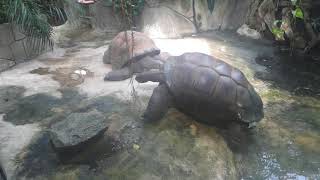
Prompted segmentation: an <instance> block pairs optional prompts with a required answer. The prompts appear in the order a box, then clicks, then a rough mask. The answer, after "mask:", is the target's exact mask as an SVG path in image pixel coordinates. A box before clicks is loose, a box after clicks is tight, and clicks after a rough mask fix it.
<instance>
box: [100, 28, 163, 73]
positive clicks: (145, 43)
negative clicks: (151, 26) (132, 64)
mask: <svg viewBox="0 0 320 180" xmlns="http://www.w3.org/2000/svg"><path fill="white" fill-rule="evenodd" d="M159 53H160V49H159V48H157V46H156V45H155V43H154V42H153V40H152V39H151V38H149V37H148V36H146V35H145V34H143V33H141V32H136V31H124V32H120V33H119V34H118V35H116V37H115V38H114V39H113V40H112V41H111V44H110V46H109V48H108V50H107V51H106V52H105V53H104V56H103V62H104V63H105V64H109V63H110V64H111V65H112V68H113V69H120V68H122V67H123V66H125V65H126V64H127V63H128V62H129V61H134V60H139V59H141V58H143V57H145V56H148V55H149V56H155V55H158V54H159Z"/></svg>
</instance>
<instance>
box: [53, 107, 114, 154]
mask: <svg viewBox="0 0 320 180" xmlns="http://www.w3.org/2000/svg"><path fill="white" fill-rule="evenodd" d="M107 128H108V125H107V123H106V121H105V117H104V116H103V115H102V114H101V113H100V112H98V111H97V110H92V111H90V112H86V113H72V114H71V115H69V116H68V117H67V118H65V119H64V120H62V121H59V122H57V123H56V124H53V125H52V126H51V128H50V131H49V132H50V138H51V143H52V145H53V147H54V149H55V150H56V151H57V152H58V153H59V155H62V156H64V155H66V156H69V155H70V153H71V154H73V153H76V152H79V151H81V150H82V149H83V148H85V147H86V146H87V145H88V144H89V143H92V142H93V141H94V140H96V139H97V138H99V137H100V136H102V135H103V133H104V132H105V131H106V129H107Z"/></svg>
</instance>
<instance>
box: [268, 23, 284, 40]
mask: <svg viewBox="0 0 320 180" xmlns="http://www.w3.org/2000/svg"><path fill="white" fill-rule="evenodd" d="M279 24H280V25H279ZM281 24H282V21H281V20H276V21H274V22H273V28H272V30H271V32H272V34H273V35H274V36H275V37H276V39H277V40H284V30H283V29H281V28H280V27H281Z"/></svg>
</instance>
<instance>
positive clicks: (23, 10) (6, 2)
mask: <svg viewBox="0 0 320 180" xmlns="http://www.w3.org/2000/svg"><path fill="white" fill-rule="evenodd" d="M61 4H62V0H0V14H1V23H5V22H8V23H11V24H13V25H14V26H16V27H18V28H19V30H20V31H21V32H22V33H24V34H25V35H26V36H27V37H28V40H29V43H30V44H31V46H32V47H33V49H34V50H37V51H42V50H43V49H45V48H47V47H52V46H53V42H52V40H51V36H52V33H53V32H52V30H53V29H52V26H51V25H50V23H49V21H48V20H49V19H55V20H62V21H65V18H66V17H65V14H64V13H63V10H62V8H60V6H61Z"/></svg>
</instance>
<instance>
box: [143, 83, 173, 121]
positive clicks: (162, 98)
mask: <svg viewBox="0 0 320 180" xmlns="http://www.w3.org/2000/svg"><path fill="white" fill-rule="evenodd" d="M171 101H172V98H171V95H170V93H169V89H168V87H167V86H166V85H165V84H160V85H159V86H158V87H156V88H155V89H154V90H153V93H152V96H151V99H150V100H149V103H148V107H147V110H146V112H145V113H144V115H143V117H144V119H145V120H146V121H157V120H159V119H161V118H162V117H163V116H164V115H165V114H166V113H167V111H168V109H169V108H170V106H171Z"/></svg>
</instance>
